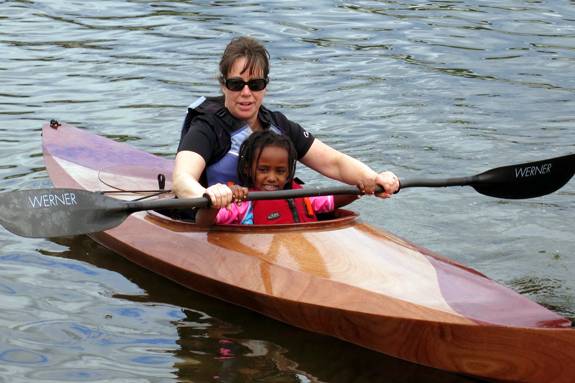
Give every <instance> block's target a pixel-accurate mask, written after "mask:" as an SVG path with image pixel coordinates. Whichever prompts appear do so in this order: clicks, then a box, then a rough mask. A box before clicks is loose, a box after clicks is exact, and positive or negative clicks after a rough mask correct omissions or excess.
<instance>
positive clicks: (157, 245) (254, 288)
mask: <svg viewBox="0 0 575 383" xmlns="http://www.w3.org/2000/svg"><path fill="white" fill-rule="evenodd" d="M43 146H44V158H45V162H46V167H47V169H48V173H49V175H50V178H51V179H52V181H53V183H54V185H55V186H56V187H75V188H81V189H87V190H98V191H102V190H117V189H123V190H142V189H154V188H156V187H157V186H156V182H157V181H156V179H157V174H160V173H161V174H163V175H165V176H166V178H167V179H168V187H169V181H170V175H171V167H172V162H171V161H170V160H168V159H164V158H160V157H156V156H152V155H151V154H148V153H145V152H143V151H139V150H137V149H134V148H132V147H130V146H128V145H125V144H121V143H117V142H114V141H112V140H108V139H105V138H103V137H99V136H96V135H93V134H90V133H87V132H85V131H83V130H80V129H76V128H74V127H71V126H67V125H61V126H59V127H57V128H52V127H50V126H45V127H44V129H43ZM140 195H141V193H132V192H126V193H121V194H118V195H117V196H118V198H126V199H129V198H136V197H138V196H140ZM91 237H92V238H94V239H95V240H96V241H97V242H99V243H101V244H103V245H104V246H106V247H108V248H110V249H112V250H114V251H115V252H117V253H119V254H121V255H123V256H124V257H126V258H127V259H129V260H130V261H132V262H134V263H136V264H138V265H140V266H142V267H145V268H147V269H149V270H151V271H153V272H155V273H158V274H160V275H163V276H165V277H167V278H169V279H171V280H174V281H176V282H177V283H180V284H182V285H184V286H186V287H189V288H191V289H193V290H196V291H199V292H202V293H204V294H208V295H211V296H213V297H217V298H219V299H222V300H225V301H228V302H230V303H233V304H237V305H241V306H243V307H246V308H249V309H251V310H254V311H257V312H259V313H262V314H264V315H266V316H269V317H271V318H274V319H277V320H279V321H282V322H285V323H288V324H291V325H294V326H297V327H300V328H303V329H306V330H310V331H314V332H317V333H322V334H326V335H329V336H334V337H337V338H340V339H343V340H346V341H349V342H351V343H354V344H357V345H360V346H363V347H366V348H368V349H372V350H375V351H378V352H382V353H385V354H387V355H391V356H394V357H397V358H401V359H404V360H408V361H411V362H414V363H419V364H422V365H426V366H430V367H434V368H439V369H443V370H447V371H452V372H456V373H462V374H468V375H473V376H478V377H483V378H487V379H491V380H498V381H512V382H571V381H572V380H573V377H574V376H575V332H574V331H573V330H572V329H571V328H570V325H571V323H570V321H569V320H567V319H565V318H563V317H561V316H559V315H557V314H555V313H553V312H551V311H549V310H547V309H545V308H543V307H542V306H539V305H537V304H535V303H534V302H531V301H529V300H528V299H527V298H525V297H523V296H521V295H519V294H516V293H515V292H513V291H511V290H509V289H507V288H505V287H503V286H501V285H498V284H497V283H495V282H493V281H491V280H490V279H488V278H487V277H485V276H483V275H482V274H480V273H478V272H477V271H475V270H473V269H470V268H469V267H466V266H463V265H460V264H457V263H456V262H453V261H450V260H447V259H445V258H443V257H440V256H438V255H436V254H433V253H432V252H430V251H428V250H426V249H422V248H420V247H418V246H416V245H413V244H411V243H409V242H407V241H405V240H403V239H401V238H398V237H396V236H394V235H392V234H390V233H387V232H384V231H382V230H378V229H375V228H373V227H371V226H369V225H367V224H365V223H363V222H361V221H360V220H359V219H358V217H357V215H356V214H354V213H352V212H349V211H345V210H341V211H339V212H338V217H337V218H336V219H334V220H330V221H325V222H323V221H322V222H317V223H308V224H302V225H278V226H264V227H261V226H259V227H258V226H234V225H228V226H222V227H214V228H210V229H201V228H198V227H197V226H196V225H194V224H193V223H189V222H183V221H177V220H173V219H170V218H168V217H165V216H163V215H161V214H159V213H156V212H139V213H135V214H132V215H131V216H130V217H128V218H127V219H126V221H124V223H122V224H121V225H120V226H118V227H116V228H113V229H110V230H107V231H105V232H100V233H94V234H92V235H91Z"/></svg>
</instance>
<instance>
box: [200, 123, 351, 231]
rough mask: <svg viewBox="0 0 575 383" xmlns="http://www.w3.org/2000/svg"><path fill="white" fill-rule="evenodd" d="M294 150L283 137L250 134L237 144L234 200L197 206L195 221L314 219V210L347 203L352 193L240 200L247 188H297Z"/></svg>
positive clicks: (202, 223) (304, 220)
mask: <svg viewBox="0 0 575 383" xmlns="http://www.w3.org/2000/svg"><path fill="white" fill-rule="evenodd" d="M296 162H297V152H296V150H295V148H294V146H293V144H292V142H291V141H290V139H289V138H288V137H286V136H283V135H280V134H276V133H274V132H272V131H269V130H266V131H259V132H256V133H253V134H251V135H250V137H249V138H248V139H246V140H245V141H244V143H243V144H242V145H241V147H240V151H239V161H238V177H239V180H240V183H241V184H242V185H244V186H246V187H241V186H238V185H232V186H230V189H232V193H233V197H234V201H236V202H235V203H232V204H230V206H228V207H225V208H221V209H214V208H206V209H200V210H199V211H198V214H197V215H196V223H197V224H198V225H201V226H209V225H213V224H214V223H217V224H230V223H233V224H279V223H294V222H312V221H317V217H316V213H327V212H330V211H333V210H334V209H335V208H336V207H339V206H344V205H347V204H349V203H351V202H353V201H354V200H356V199H357V198H358V197H357V196H355V195H344V196H335V197H334V196H322V197H309V198H295V199H281V200H260V201H244V200H245V199H246V196H247V193H248V190H258V191H276V190H283V189H300V188H301V186H299V185H298V184H297V183H296V182H294V175H295V168H296Z"/></svg>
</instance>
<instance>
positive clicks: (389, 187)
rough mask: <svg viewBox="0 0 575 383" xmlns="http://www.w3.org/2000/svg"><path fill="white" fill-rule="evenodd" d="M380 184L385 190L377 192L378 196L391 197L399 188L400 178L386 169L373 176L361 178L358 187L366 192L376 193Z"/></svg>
mask: <svg viewBox="0 0 575 383" xmlns="http://www.w3.org/2000/svg"><path fill="white" fill-rule="evenodd" d="M378 185H379V186H381V187H382V188H383V192H382V193H378V194H376V196H377V197H380V198H389V197H391V196H392V195H393V194H394V193H396V192H397V191H398V190H399V178H397V176H396V175H395V174H393V173H392V172H390V171H385V172H381V173H379V174H377V175H376V176H375V177H373V178H366V179H364V180H361V181H360V182H358V184H357V187H358V189H359V190H361V191H362V192H363V193H365V194H374V193H375V189H376V188H377V186H378Z"/></svg>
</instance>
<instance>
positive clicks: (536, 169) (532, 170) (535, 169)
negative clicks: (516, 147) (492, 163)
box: [515, 163, 551, 178]
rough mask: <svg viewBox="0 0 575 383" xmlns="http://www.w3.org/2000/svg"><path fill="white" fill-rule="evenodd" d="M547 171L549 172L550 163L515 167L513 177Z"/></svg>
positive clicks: (535, 174)
mask: <svg viewBox="0 0 575 383" xmlns="http://www.w3.org/2000/svg"><path fill="white" fill-rule="evenodd" d="M548 173H551V163H546V164H542V165H540V166H527V167H524V168H515V178H527V177H533V176H538V175H544V174H548Z"/></svg>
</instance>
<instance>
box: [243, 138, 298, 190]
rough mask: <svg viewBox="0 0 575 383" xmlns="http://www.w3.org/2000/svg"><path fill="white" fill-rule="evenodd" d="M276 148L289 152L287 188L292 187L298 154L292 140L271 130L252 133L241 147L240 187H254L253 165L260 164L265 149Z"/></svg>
mask: <svg viewBox="0 0 575 383" xmlns="http://www.w3.org/2000/svg"><path fill="white" fill-rule="evenodd" d="M268 146H275V147H277V148H282V149H285V150H286V151H287V152H288V166H289V168H288V177H287V183H286V187H290V186H291V183H292V181H293V178H294V176H295V167H296V163H297V152H296V150H295V147H294V145H293V143H292V142H291V140H290V139H289V138H288V137H287V136H284V135H282V134H277V133H274V132H272V131H270V130H263V131H258V132H255V133H252V134H251V135H250V136H249V137H248V138H247V139H246V140H245V141H244V142H243V143H242V145H241V146H240V153H239V160H238V178H239V181H240V185H242V186H246V187H254V182H253V180H254V174H253V168H254V167H253V164H254V163H258V162H259V160H260V156H261V154H262V152H263V150H264V148H266V147H268Z"/></svg>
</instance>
